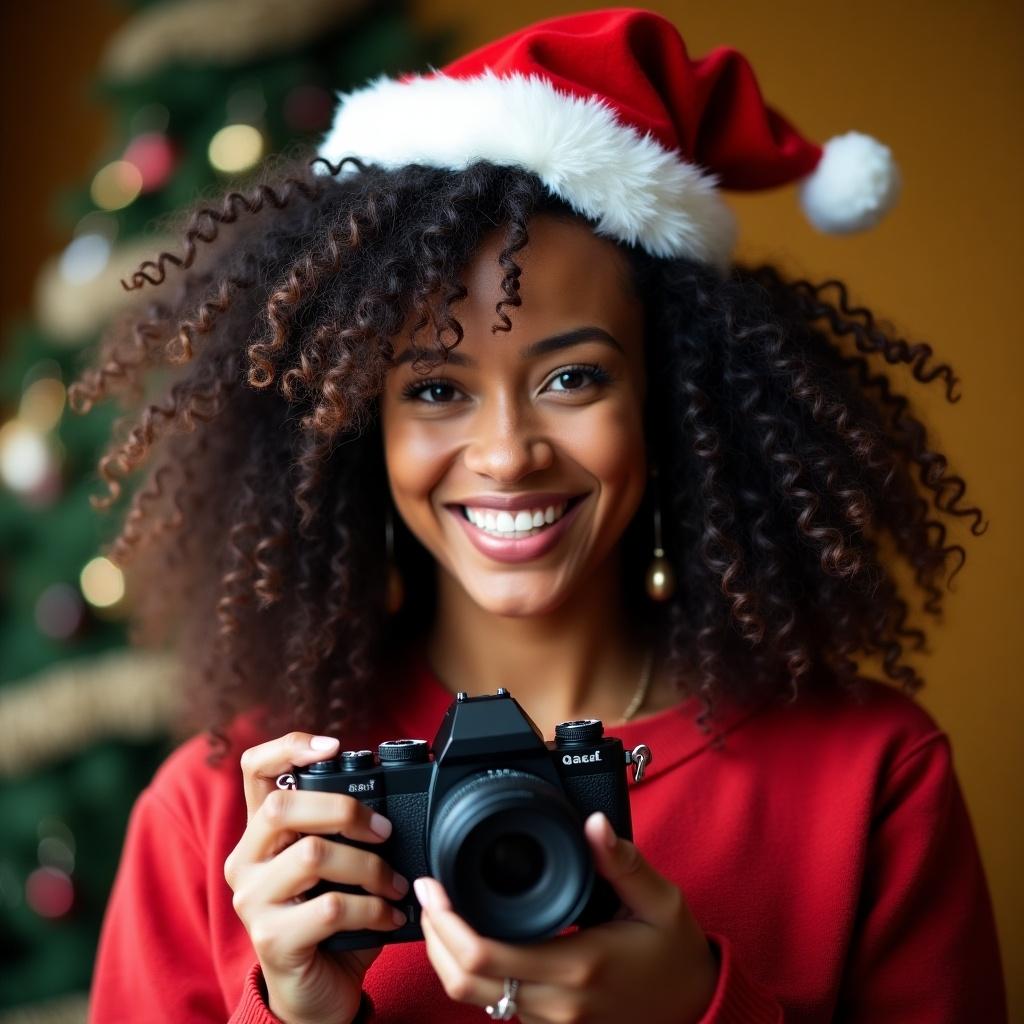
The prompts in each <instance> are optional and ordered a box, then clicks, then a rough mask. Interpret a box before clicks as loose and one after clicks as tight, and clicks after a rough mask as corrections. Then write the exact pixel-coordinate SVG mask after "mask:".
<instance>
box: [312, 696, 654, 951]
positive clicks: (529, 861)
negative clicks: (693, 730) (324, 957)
mask: <svg viewBox="0 0 1024 1024" xmlns="http://www.w3.org/2000/svg"><path fill="white" fill-rule="evenodd" d="M555 734H556V738H555V740H553V741H550V742H545V741H544V738H543V735H542V734H541V732H540V731H539V730H538V728H537V726H536V725H534V723H533V722H532V721H531V719H530V718H529V716H528V715H527V714H526V713H525V712H524V711H523V709H522V708H521V707H520V706H519V704H518V702H517V701H515V700H514V699H513V698H512V696H511V694H509V693H508V691H507V690H504V689H499V690H498V691H497V693H496V694H493V695H491V694H488V695H485V696H480V697H469V696H468V695H467V694H465V693H460V694H458V696H457V697H456V699H455V700H454V701H453V702H452V704H451V706H450V707H449V708H448V711H447V713H446V714H445V716H444V719H443V720H442V722H441V725H440V727H439V729H438V731H437V735H436V737H435V738H434V742H433V745H432V746H431V745H428V743H427V742H426V740H422V739H400V740H392V741H389V742H386V743H382V744H381V745H380V746H379V747H378V750H377V754H376V756H375V755H374V754H373V752H372V751H369V750H347V751H344V752H343V753H342V754H341V755H340V756H339V757H337V758H332V759H331V760H327V761H320V762H318V763H316V764H312V765H309V766H308V767H306V768H296V769H294V771H293V780H294V785H295V787H296V788H297V789H305V790H319V791H323V792H330V793H344V794H347V795H349V796H353V797H355V798H356V799H358V800H360V801H361V802H362V803H364V804H366V805H367V806H369V807H371V808H373V810H375V811H379V812H380V813H381V814H383V815H384V816H385V817H386V818H388V819H389V820H390V821H391V823H392V826H393V831H392V833H391V835H390V837H389V838H388V839H387V840H386V841H385V842H383V843H361V842H355V841H353V840H350V839H346V838H345V837H343V836H340V835H333V836H329V837H328V838H330V839H333V840H334V841H336V842H341V843H348V844H349V845H351V846H356V847H359V848H361V849H366V850H372V851H374V852H375V853H377V854H379V855H380V856H381V857H382V858H383V859H384V860H385V861H387V862H388V864H390V865H391V867H392V868H394V869H395V870H396V871H399V872H401V873H402V874H403V875H404V876H405V877H406V878H408V879H409V880H410V881H412V880H413V879H415V878H418V877H420V876H421V875H432V876H433V877H434V878H436V879H438V881H440V882H441V884H442V885H443V886H444V888H445V891H446V892H447V893H448V896H449V899H450V900H451V902H452V906H453V908H454V910H455V911H456V913H458V914H459V915H460V916H461V917H463V918H464V919H465V920H466V921H467V922H468V923H469V924H470V925H471V926H472V927H473V928H474V929H476V931H477V932H479V933H480V934H481V935H486V936H488V937H490V938H494V939H498V940H501V941H504V942H533V941H537V940H540V939H544V938H549V937H551V936H553V935H556V934H558V933H559V932H560V931H563V930H564V929H565V928H567V927H568V926H570V925H578V926H580V927H587V926H589V925H593V924H599V923H601V922H602V921H607V920H609V919H611V917H612V916H613V915H614V914H615V912H616V910H617V909H618V908H619V900H618V897H617V896H616V895H615V893H614V890H613V889H612V888H611V886H610V885H609V884H608V883H607V882H606V881H605V880H604V879H603V878H601V877H600V876H599V875H598V874H597V873H596V871H595V869H594V864H593V858H592V856H591V853H590V848H589V846H588V844H587V840H586V836H585V835H584V833H583V822H584V820H585V819H586V818H587V816H588V815H589V814H591V813H592V812H594V811H603V812H604V813H605V814H606V815H607V816H608V819H609V820H610V821H611V824H612V827H613V828H614V829H615V832H616V833H617V834H618V835H620V836H622V837H624V838H626V839H631V838H632V824H631V820H630V813H629V792H628V786H627V779H626V768H627V765H629V764H630V763H632V761H633V755H632V754H631V753H629V752H627V751H625V750H624V748H623V745H622V742H621V740H618V739H615V738H614V737H610V736H605V735H604V727H603V725H602V723H601V722H600V721H599V720H597V719H584V720H581V721H578V722H562V723H561V724H560V725H558V726H557V727H556V730H555ZM640 749H643V750H644V751H645V752H646V753H647V756H648V759H649V751H647V748H646V747H642V748H641V747H638V748H636V750H640ZM640 768H641V770H642V762H640ZM638 777H639V775H638ZM329 890H340V891H342V892H352V893H364V892H365V890H363V889H361V888H360V887H358V886H345V885H339V884H336V883H331V882H321V883H319V884H318V885H317V886H316V887H314V888H313V889H312V890H310V893H309V895H311V896H312V895H316V894H318V893H321V892H326V891H329ZM392 902H393V903H394V905H395V906H396V907H398V908H399V909H400V910H402V911H403V912H404V913H405V914H406V916H407V918H408V920H407V922H406V923H405V924H404V925H402V926H401V927H400V928H398V929H396V930H394V931H390V932H380V931H372V930H369V929H365V930H361V931H352V932H338V933H337V934H335V935H334V936H332V937H331V938H329V939H328V940H326V942H325V943H324V945H325V946H326V947H327V948H329V949H335V950H345V949H366V948H369V947H372V946H380V945H385V944H389V943H395V942H413V941H416V940H418V939H422V938H423V932H422V930H421V929H420V924H419V916H420V915H419V912H420V906H419V902H418V901H417V899H416V896H415V893H414V892H413V890H412V889H411V888H410V890H409V893H408V895H407V896H406V897H405V898H404V899H403V900H394V901H392Z"/></svg>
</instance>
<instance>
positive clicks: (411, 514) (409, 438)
mask: <svg viewBox="0 0 1024 1024" xmlns="http://www.w3.org/2000/svg"><path fill="white" fill-rule="evenodd" d="M383 436H384V457H385V461H386V463H387V472H388V481H389V483H390V484H391V492H392V494H393V495H394V498H395V503H396V505H397V506H398V509H399V511H400V512H401V513H402V515H403V518H406V519H407V520H410V519H414V518H416V517H417V511H416V505H415V503H416V502H418V501H422V500H424V499H426V498H427V497H428V496H429V494H430V492H431V491H432V490H433V489H434V487H435V486H436V485H437V483H438V482H439V481H440V479H441V478H442V477H443V476H444V474H445V471H446V470H447V468H448V465H449V463H450V461H451V455H452V451H453V446H452V445H451V444H449V443H447V442H446V441H445V439H444V438H443V437H442V436H439V434H438V432H437V431H430V430H424V429H422V428H420V427H418V426H417V425H416V424H412V423H402V422H401V421H394V422H392V423H388V421H387V420H385V422H384V424H383Z"/></svg>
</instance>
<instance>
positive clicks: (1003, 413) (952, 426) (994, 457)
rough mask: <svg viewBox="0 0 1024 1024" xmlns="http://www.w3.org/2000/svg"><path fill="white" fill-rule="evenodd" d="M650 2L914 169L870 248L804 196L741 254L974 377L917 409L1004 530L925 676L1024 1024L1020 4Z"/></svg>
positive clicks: (972, 555)
mask: <svg viewBox="0 0 1024 1024" xmlns="http://www.w3.org/2000/svg"><path fill="white" fill-rule="evenodd" d="M419 6H420V17H421V18H422V20H423V22H424V24H429V25H433V26H439V25H446V24H453V25H455V26H456V27H460V26H461V31H460V34H459V46H460V47H464V48H468V47H472V46H476V45H479V44H480V43H483V42H486V41H488V40H490V39H492V38H496V37H497V36H499V35H501V34H503V33H505V32H508V31H511V30H513V29H515V28H518V27H520V26H522V25H525V24H528V23H530V22H531V21H535V20H538V19H540V18H544V17H550V16H551V15H554V14H564V13H568V12H571V11H582V10H590V9H594V8H596V7H599V6H601V5H599V4H593V3H592V4H585V3H570V2H566V0H562V2H559V3H540V2H536V0H518V2H517V3H514V4H498V3H479V2H474V3H471V2H469V0H421V2H420V5H419ZM648 6H649V7H650V8H652V9H653V10H657V11H659V12H661V13H662V14H665V15H668V16H669V17H670V18H672V19H673V21H674V22H675V23H676V24H677V25H678V26H679V28H680V29H681V31H682V33H683V37H684V38H685V39H686V41H687V44H688V47H689V50H690V52H691V53H692V54H693V55H695V56H697V55H701V54H703V53H706V52H707V51H708V50H709V49H710V48H711V47H713V46H716V45H720V44H727V45H731V46H735V47H736V48H738V49H739V50H740V51H741V52H743V53H744V54H746V56H747V57H748V58H749V59H750V61H751V63H752V64H753V66H754V69H755V70H756V72H757V74H758V78H759V81H760V83H761V86H762V91H763V93H764V95H765V97H766V98H767V99H768V101H769V102H770V103H772V104H773V105H774V106H776V107H778V109H779V110H780V111H781V112H783V113H784V114H785V115H787V116H788V117H789V118H790V119H791V120H792V121H793V122H794V123H795V124H796V125H797V126H798V127H799V128H800V129H801V131H803V132H804V133H805V134H806V135H808V136H809V137H810V138H813V139H816V140H818V141H823V140H825V139H827V138H828V137H829V136H831V135H834V134H839V133H841V132H844V131H847V130H849V129H858V130H860V131H864V132H868V133H870V134H872V135H874V136H875V137H876V138H879V139H881V140H882V141H884V142H886V143H887V144H888V145H890V146H891V147H892V149H893V151H894V153H895V155H896V157H897V159H898V161H899V163H900V165H901V167H902V170H903V176H904V196H903V199H902V201H901V203H900V205H899V207H898V208H897V209H896V210H894V211H893V212H892V213H891V214H890V216H889V218H888V221H887V222H886V223H885V224H883V225H881V226H880V227H878V228H876V229H875V230H874V231H872V232H868V233H866V234H864V235H862V236H858V237H847V238H828V237H825V236H822V235H818V234H816V233H815V231H814V230H813V229H812V228H810V227H809V226H808V225H807V224H806V223H805V222H804V221H803V219H802V217H801V214H800V212H799V210H798V208H797V205H796V196H795V192H794V190H793V189H784V190H781V191H778V192H776V193H771V194H769V193H764V194H761V195H756V196H753V197H751V196H743V197H740V198H738V199H736V201H735V202H734V203H733V206H734V209H735V210H736V211H737V213H738V215H739V219H740V222H741V225H742V238H743V241H742V244H741V249H740V252H739V256H740V257H741V258H744V259H751V260H753V259H767V258H772V259H778V260H779V261H780V262H782V263H783V265H784V266H785V267H787V268H788V269H790V270H792V271H794V272H799V273H801V274H807V275H808V276H810V277H811V278H812V279H814V280H825V279H826V278H828V277H832V276H838V277H841V278H843V279H845V280H847V281H848V282H849V283H850V284H851V287H852V295H853V297H854V299H856V300H859V301H862V302H864V303H865V304H867V305H869V306H870V307H871V308H872V309H874V310H876V311H877V312H879V313H880V314H881V315H882V316H883V317H886V318H887V319H889V320H891V321H892V322H893V323H894V324H895V325H896V327H897V328H898V329H899V330H900V331H901V332H902V333H903V336H904V337H906V338H907V339H908V340H910V341H922V340H923V341H928V342H929V343H930V344H932V345H933V346H934V348H935V350H936V352H937V353H938V354H939V356H940V357H941V358H942V359H943V360H948V361H949V362H951V363H952V365H953V367H954V368H955V369H956V370H957V372H958V373H959V375H960V377H961V379H962V381H963V385H962V392H963V396H964V397H963V398H962V400H961V401H960V402H959V403H958V404H956V405H948V404H946V403H945V401H944V400H943V399H942V397H941V395H940V393H939V389H938V387H936V386H933V387H931V388H922V387H920V386H918V385H916V384H915V385H914V386H913V390H911V392H910V393H911V394H912V395H915V396H918V395H919V397H920V401H921V410H922V413H923V415H924V419H925V422H926V423H927V424H928V425H929V428H930V430H931V431H933V435H932V436H933V437H934V439H935V442H936V444H938V445H939V446H940V447H941V448H942V450H944V451H945V452H947V453H948V454H949V456H950V459H951V465H952V466H953V468H954V470H955V471H959V472H960V473H961V474H962V475H963V476H964V477H965V478H966V479H967V480H968V483H969V488H968V491H967V497H968V498H969V499H973V501H974V502H975V503H976V504H979V505H980V506H981V507H982V508H983V509H984V510H985V512H986V513H988V516H989V518H990V520H991V525H990V527H989V531H988V533H987V534H986V535H985V536H984V537H982V538H980V539H978V540H976V541H975V540H974V539H973V538H970V537H969V536H968V537H967V540H966V541H965V545H966V546H967V548H968V560H967V565H966V566H965V567H964V570H963V572H962V573H961V574H960V576H959V577H958V578H957V579H956V581H954V584H953V586H954V588H955V592H954V593H953V594H951V595H949V599H948V609H947V614H946V619H945V622H944V623H943V624H942V625H941V626H939V627H938V628H937V630H936V632H935V633H934V636H933V638H932V643H931V653H930V655H929V656H927V657H921V658H918V660H917V661H916V662H915V664H916V665H917V667H918V669H919V671H920V672H921V674H922V675H923V676H924V677H925V678H926V680H927V682H928V685H927V687H926V689H925V691H924V692H923V693H922V695H921V701H922V703H923V704H924V705H925V706H926V707H927V708H928V709H929V710H930V711H931V712H932V714H933V715H934V716H935V717H936V718H937V719H938V721H939V723H940V724H941V725H942V726H943V727H944V728H945V729H946V730H947V731H948V732H949V734H950V736H951V737H952V742H953V749H954V752H955V755H956V764H957V769H958V772H959V775H960V778H961V780H962V783H963V787H964V790H965V793H966V796H967V801H968V805H969V807H970V810H971V814H972V818H973V820H974V824H975V828H976V830H977V833H978V837H979V841H980V844H981V850H982V856H983V858H984V861H985V866H986V869H987V871H988V876H989V882H990V885H991V888H992V893H993V898H994V901H995V904H996V913H997V916H998V920H999V928H1000V934H1001V938H1002V943H1003V960H1004V964H1005V966H1006V973H1007V983H1008V985H1009V988H1010V996H1011V1008H1012V1009H1013V1010H1014V1011H1015V1012H1013V1013H1011V1019H1014V1020H1024V957H1022V949H1024V913H1022V903H1024V900H1022V898H1021V890H1022V883H1021V877H1020V876H1021V872H1020V863H1021V862H1022V861H1024V849H1022V848H1024V844H1022V842H1021V838H1022V832H1024V829H1022V826H1021V817H1022V815H1021V812H1022V810H1024V784H1022V780H1021V776H1022V763H1021V757H1020V753H1019V752H1020V750H1021V747H1022V744H1021V728H1022V724H1024V716H1022V714H1021V709H1022V705H1024V696H1022V694H1021V691H1020V688H1019V683H1020V679H1021V670H1020V665H1021V662H1022V660H1024V645H1022V642H1021V639H1022V635H1024V617H1022V614H1021V600H1020V595H1021V593H1022V591H1024V559H1022V557H1021V552H1022V546H1024V545H1022V537H1024V516H1022V513H1021V499H1022V497H1024V494H1022V490H1024V489H1022V487H1021V476H1022V473H1021V464H1022V460H1021V458H1020V448H1021V446H1022V444H1024V422H1022V420H1024V417H1022V415H1021V399H1020V393H1021V390H1022V386H1024V383H1022V382H1024V358H1022V352H1024V337H1022V334H1024V332H1022V329H1021V322H1022V320H1021V315H1020V313H1019V312H1017V311H1016V309H1015V308H1014V306H1013V303H1012V301H1011V297H1012V296H1013V295H1014V294H1019V293H1018V292H1017V289H1018V288H1019V287H1020V278H1021V273H1022V270H1024V261H1022V259H1021V255H1022V248H1024V243H1022V238H1024V217H1022V215H1021V214H1022V202H1021V194H1020V189H1021V184H1022V182H1024V166H1022V165H1024V161H1022V150H1024V135H1022V132H1021V130H1020V125H1021V109H1022V107H1021V101H1022V99H1024V87H1022V86H1024V60H1022V56H1024V52H1022V51H1024V47H1022V43H1021V40H1022V39H1024V6H1022V5H1021V4H1019V3H1015V2H1013V0H986V2H978V0H971V2H968V0H961V2H959V3H956V2H953V0H909V2H908V0H860V2H858V3H845V2H840V0H826V2H823V3H810V2H806V0H782V2H776V3H765V2H761V3H752V2H749V0H733V2H728V3H726V2H714V0H689V2H687V3H682V2H674V3H673V2H662V3H659V2H651V3H649V4H648ZM899 379H900V378H897V380H899ZM901 386H902V385H901ZM963 532H964V533H965V534H966V530H965V531H963ZM972 541H973V542H972Z"/></svg>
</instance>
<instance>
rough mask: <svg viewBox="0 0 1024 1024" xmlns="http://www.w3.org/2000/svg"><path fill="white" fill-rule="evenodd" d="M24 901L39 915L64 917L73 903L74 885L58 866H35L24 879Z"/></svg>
mask: <svg viewBox="0 0 1024 1024" xmlns="http://www.w3.org/2000/svg"><path fill="white" fill-rule="evenodd" d="M25 901H26V902H27V903H28V905H29V906H30V907H31V908H32V909H33V910H34V911H35V912H36V913H37V914H38V915H39V916H40V917H49V918H58V917H64V915H65V914H67V912H68V911H69V910H70V909H71V907H72V906H73V905H74V902H75V887H74V884H73V883H72V881H71V878H70V876H69V875H67V874H65V872H63V871H61V870H59V869H58V868H36V870H35V871H33V872H32V874H31V875H29V876H28V879H27V880H26V881H25Z"/></svg>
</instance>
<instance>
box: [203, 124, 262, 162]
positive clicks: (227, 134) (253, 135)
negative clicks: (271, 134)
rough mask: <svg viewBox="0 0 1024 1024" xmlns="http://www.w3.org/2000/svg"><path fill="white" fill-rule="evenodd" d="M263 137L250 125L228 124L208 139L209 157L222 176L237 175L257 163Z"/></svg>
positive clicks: (260, 154)
mask: <svg viewBox="0 0 1024 1024" xmlns="http://www.w3.org/2000/svg"><path fill="white" fill-rule="evenodd" d="M263 146H264V143H263V136H262V135H261V134H260V132H259V129H257V128H254V127H253V126H252V125H251V124H229V125H227V126H226V127H224V128H221V130H220V131H219V132H217V134H216V135H214V137H213V138H212V139H210V149H209V157H210V163H211V164H212V165H213V166H214V168H215V169H216V170H218V171H220V172H221V173H223V174H238V173H239V172H241V171H247V170H249V168H250V167H254V166H255V165H256V164H257V163H259V160H260V157H262V156H263Z"/></svg>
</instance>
